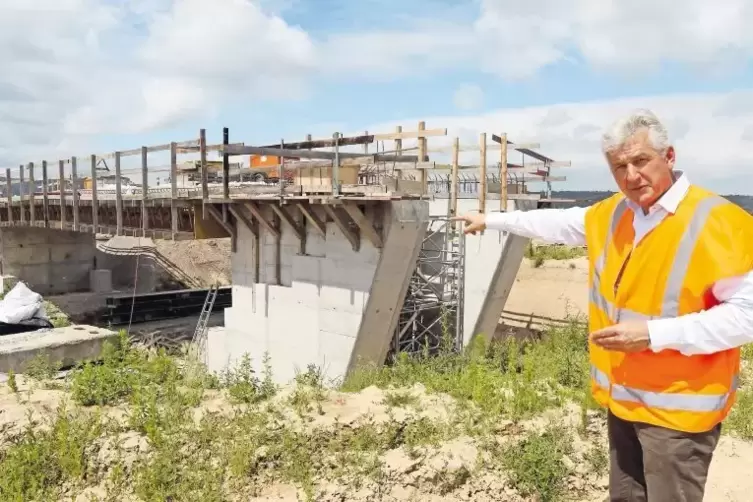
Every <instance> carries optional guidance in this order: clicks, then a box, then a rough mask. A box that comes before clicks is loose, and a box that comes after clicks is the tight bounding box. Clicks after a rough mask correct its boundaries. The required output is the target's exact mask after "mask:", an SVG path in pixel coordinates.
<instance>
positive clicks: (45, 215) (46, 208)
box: [42, 160, 50, 228]
mask: <svg viewBox="0 0 753 502" xmlns="http://www.w3.org/2000/svg"><path fill="white" fill-rule="evenodd" d="M48 181H49V180H48V179H47V161H46V160H43V161H42V221H43V222H44V228H50V199H49V198H48V195H49V194H48V190H47V182H48Z"/></svg>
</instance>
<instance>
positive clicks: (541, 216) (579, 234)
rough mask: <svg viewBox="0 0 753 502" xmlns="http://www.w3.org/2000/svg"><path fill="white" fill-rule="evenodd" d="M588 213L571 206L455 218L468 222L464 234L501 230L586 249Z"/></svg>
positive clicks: (585, 208)
mask: <svg viewBox="0 0 753 502" xmlns="http://www.w3.org/2000/svg"><path fill="white" fill-rule="evenodd" d="M587 210H588V208H587V207H571V208H568V209H534V210H532V211H512V212H510V213H487V214H481V213H469V214H466V215H463V216H458V217H456V218H454V219H455V220H456V221H463V222H464V223H465V233H473V234H475V233H476V232H482V231H484V230H502V231H504V232H510V233H512V234H516V235H521V236H523V237H529V238H531V239H539V240H542V241H546V242H550V243H558V244H568V245H570V246H585V244H586V211H587Z"/></svg>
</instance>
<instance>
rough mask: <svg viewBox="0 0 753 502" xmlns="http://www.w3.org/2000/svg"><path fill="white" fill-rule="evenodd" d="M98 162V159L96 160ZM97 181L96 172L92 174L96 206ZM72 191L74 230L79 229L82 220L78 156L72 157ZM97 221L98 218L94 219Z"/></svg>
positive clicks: (93, 200)
mask: <svg viewBox="0 0 753 502" xmlns="http://www.w3.org/2000/svg"><path fill="white" fill-rule="evenodd" d="M95 162H96V161H95ZM96 182H97V178H96V176H95V175H94V174H92V204H94V206H93V207H96V203H97V192H96ZM71 191H72V195H73V230H75V231H78V230H79V227H80V224H81V221H80V219H79V218H80V213H79V206H80V205H81V204H80V201H79V198H80V197H79V195H78V159H76V157H71ZM93 221H96V220H93Z"/></svg>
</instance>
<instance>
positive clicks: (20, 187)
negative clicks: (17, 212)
mask: <svg viewBox="0 0 753 502" xmlns="http://www.w3.org/2000/svg"><path fill="white" fill-rule="evenodd" d="M18 177H19V180H18V198H19V199H20V203H19V208H20V209H21V223H26V210H25V209H24V192H25V191H26V190H27V188H28V187H27V186H26V185H25V184H24V179H25V176H24V165H23V164H21V166H20V167H19V169H18Z"/></svg>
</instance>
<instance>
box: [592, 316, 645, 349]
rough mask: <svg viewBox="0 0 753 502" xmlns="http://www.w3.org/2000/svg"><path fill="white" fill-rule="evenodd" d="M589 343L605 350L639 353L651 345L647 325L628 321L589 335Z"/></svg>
mask: <svg viewBox="0 0 753 502" xmlns="http://www.w3.org/2000/svg"><path fill="white" fill-rule="evenodd" d="M590 338H591V342H593V343H594V344H596V345H598V346H599V347H602V348H604V349H606V350H614V351H618V352H640V351H642V350H646V349H647V348H648V347H649V345H650V344H651V339H650V338H649V336H648V323H647V322H645V321H629V322H622V323H619V324H615V325H614V326H608V327H606V328H602V329H600V330H597V331H594V332H593V333H591V336H590Z"/></svg>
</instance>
